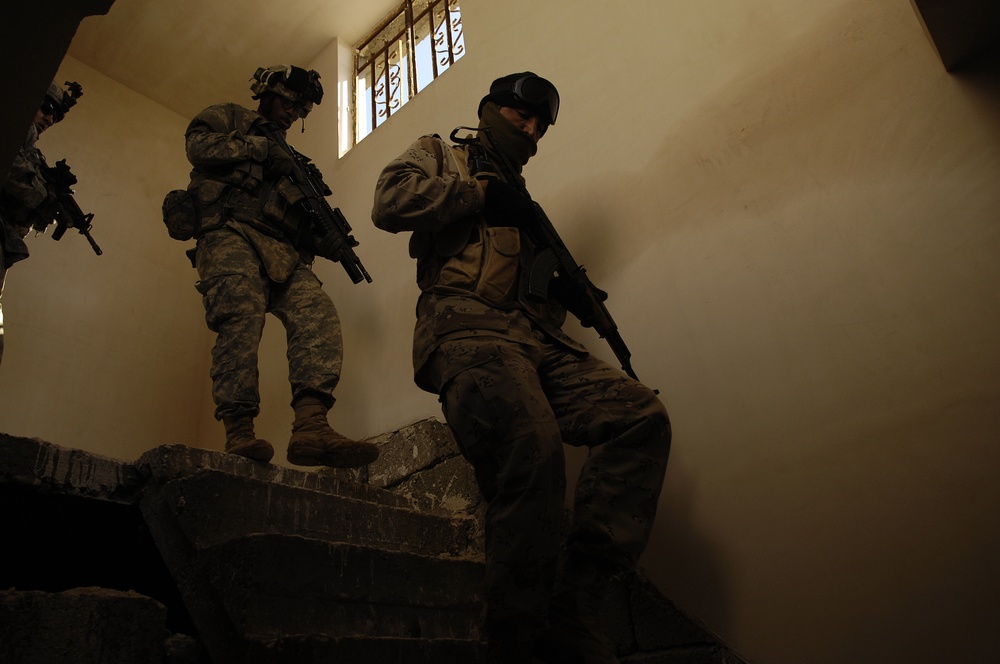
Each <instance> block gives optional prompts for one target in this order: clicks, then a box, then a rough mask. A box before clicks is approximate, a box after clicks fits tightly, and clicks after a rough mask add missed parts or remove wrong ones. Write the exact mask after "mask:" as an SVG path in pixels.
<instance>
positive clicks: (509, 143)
mask: <svg viewBox="0 0 1000 664" xmlns="http://www.w3.org/2000/svg"><path fill="white" fill-rule="evenodd" d="M479 126H480V127H489V129H490V131H491V132H492V133H493V138H495V139H496V141H497V143H498V144H499V148H500V150H501V151H502V152H503V153H504V155H506V157H507V158H508V159H509V160H510V161H511V162H512V163H513V164H514V167H515V168H517V172H518V173H520V172H521V168H522V167H523V166H524V165H525V164H527V163H528V160H529V159H530V158H531V157H533V156H535V153H536V152H537V151H538V145H536V144H535V141H533V140H532V139H531V137H530V136H528V135H527V134H526V133H524V132H523V131H521V130H520V129H518V128H517V127H516V126H514V123H513V122H511V121H510V120H508V119H507V118H505V117H504V116H502V115H500V107H499V106H497V105H496V104H494V103H492V102H489V103H487V104H485V105H484V106H483V116H482V118H481V119H480V120H479ZM479 141H480V142H481V143H482V144H483V146H484V147H485V148H486V151H487V152H493V146H492V145H490V142H489V141H488V140H486V136H484V135H483V134H482V133H481V132H480V134H479Z"/></svg>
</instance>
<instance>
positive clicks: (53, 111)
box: [39, 97, 66, 122]
mask: <svg viewBox="0 0 1000 664" xmlns="http://www.w3.org/2000/svg"><path fill="white" fill-rule="evenodd" d="M39 108H40V109H41V111H42V115H51V116H52V120H53V121H54V122H61V121H62V119H63V118H64V117H66V112H65V111H63V108H62V106H60V105H59V102H57V101H56V100H55V99H52V97H46V98H45V99H44V100H43V101H42V105H41V106H40V107H39Z"/></svg>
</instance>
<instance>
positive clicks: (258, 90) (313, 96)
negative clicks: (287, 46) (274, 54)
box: [250, 65, 323, 117]
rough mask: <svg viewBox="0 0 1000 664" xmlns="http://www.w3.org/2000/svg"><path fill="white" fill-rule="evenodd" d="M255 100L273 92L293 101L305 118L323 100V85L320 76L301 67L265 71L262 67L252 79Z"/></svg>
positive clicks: (283, 66) (280, 67) (284, 66)
mask: <svg viewBox="0 0 1000 664" xmlns="http://www.w3.org/2000/svg"><path fill="white" fill-rule="evenodd" d="M250 91H251V92H252V93H253V99H259V98H260V97H261V96H262V95H263V94H265V93H267V92H273V93H275V94H277V95H279V96H281V97H284V98H285V99H287V100H289V101H291V102H292V103H293V104H295V105H296V106H297V107H298V108H300V109H301V112H302V115H303V117H304V116H305V114H307V113H309V111H310V110H312V107H313V104H319V103H320V102H321V101H322V100H323V85H322V84H321V83H320V82H319V74H318V73H317V72H316V71H314V70H309V71H306V70H305V69H302V68H301V67H295V66H289V65H278V66H275V67H270V68H268V69H264V68H263V67H260V68H258V69H257V71H256V73H254V75H253V78H252V79H250Z"/></svg>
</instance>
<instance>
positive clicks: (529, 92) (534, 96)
mask: <svg viewBox="0 0 1000 664" xmlns="http://www.w3.org/2000/svg"><path fill="white" fill-rule="evenodd" d="M510 92H511V94H513V95H514V98H515V99H516V100H517V101H519V102H521V103H522V104H524V105H526V106H528V107H529V108H537V109H541V110H543V111H546V112H547V113H548V117H547V118H544V119H545V120H546V121H547V122H548V124H555V123H556V116H557V115H559V93H558V92H557V91H556V87H555V86H554V85H552V84H551V83H549V82H548V81H547V80H545V79H544V78H542V77H541V76H533V75H529V76H522V77H521V78H519V79H517V80H516V81H514V85H513V86H511V89H510Z"/></svg>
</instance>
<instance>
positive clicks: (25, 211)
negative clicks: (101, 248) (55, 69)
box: [0, 81, 83, 360]
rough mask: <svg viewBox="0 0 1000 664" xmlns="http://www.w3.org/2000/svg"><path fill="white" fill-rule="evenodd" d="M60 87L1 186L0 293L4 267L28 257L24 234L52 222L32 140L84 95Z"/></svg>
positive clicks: (48, 97)
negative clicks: (0, 240) (0, 242)
mask: <svg viewBox="0 0 1000 664" xmlns="http://www.w3.org/2000/svg"><path fill="white" fill-rule="evenodd" d="M66 85H67V89H66V90H63V89H62V88H60V87H59V86H58V85H57V84H56V82H55V81H53V82H52V83H51V84H50V85H49V88H48V90H47V91H46V93H45V97H44V98H43V99H42V104H41V106H40V107H39V108H38V110H37V111H35V119H34V121H33V122H32V123H31V126H30V127H28V137H27V139H25V141H24V145H22V146H21V148H20V149H19V150H18V152H17V156H16V157H15V158H14V163H13V164H12V165H11V167H10V171H9V172H8V173H7V178H6V179H5V180H4V182H3V188H2V189H0V226H2V231H3V237H2V238H0V239H2V244H0V296H2V294H3V284H4V279H5V277H6V275H7V270H8V269H10V267H11V266H12V265H13V264H14V263H16V262H18V261H21V260H24V259H25V258H27V257H28V246H27V245H26V244H25V243H24V237H25V236H26V235H27V234H28V232H29V231H30V230H32V229H34V230H35V231H36V232H38V233H44V232H45V229H46V228H48V226H49V224H51V223H52V222H53V221H54V216H55V212H54V210H53V207H52V204H53V201H54V199H55V196H56V192H55V190H54V188H53V186H52V185H51V184H50V183H49V182H48V181H47V180H46V179H45V170H46V169H47V168H48V166H47V165H46V163H45V156H44V155H43V154H42V152H41V150H39V149H38V148H37V147H36V146H35V143H36V142H37V141H38V138H39V136H41V134H42V132H44V131H45V130H47V129H48V128H49V127H51V126H52V125H54V124H55V123H57V122H61V121H62V119H63V118H64V117H66V113H67V112H68V111H69V109H70V108H72V107H73V106H74V105H75V104H76V100H77V99H78V98H79V97H80V96H81V95H82V94H83V88H82V87H81V86H80V85H79V84H78V83H69V82H67V83H66ZM2 359H3V311H2V309H0V360H2Z"/></svg>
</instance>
